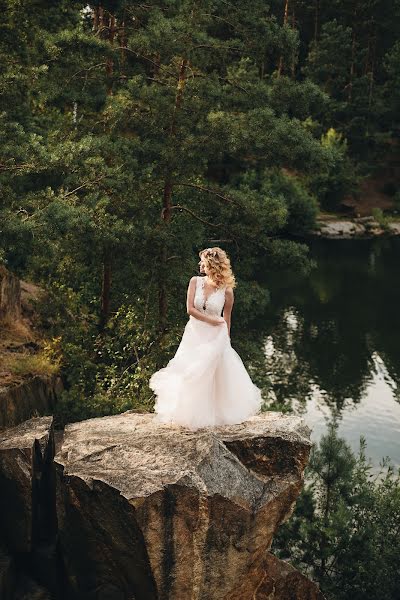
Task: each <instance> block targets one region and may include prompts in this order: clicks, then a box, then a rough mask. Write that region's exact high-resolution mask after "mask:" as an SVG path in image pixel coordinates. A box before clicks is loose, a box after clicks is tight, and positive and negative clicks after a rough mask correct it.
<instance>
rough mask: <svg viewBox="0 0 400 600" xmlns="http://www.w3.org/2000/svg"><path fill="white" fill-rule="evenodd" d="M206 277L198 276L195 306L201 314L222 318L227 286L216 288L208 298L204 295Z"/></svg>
mask: <svg viewBox="0 0 400 600" xmlns="http://www.w3.org/2000/svg"><path fill="white" fill-rule="evenodd" d="M204 282H205V277H200V276H198V277H197V278H196V292H195V295H194V306H195V308H197V310H199V311H200V312H203V313H206V314H207V315H213V316H215V317H216V316H220V315H221V313H222V309H223V308H224V304H225V290H226V286H223V287H220V288H216V289H215V290H214V291H212V292H211V293H210V292H209V293H208V295H207V297H206V296H205V293H204Z"/></svg>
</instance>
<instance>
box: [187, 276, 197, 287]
mask: <svg viewBox="0 0 400 600" xmlns="http://www.w3.org/2000/svg"><path fill="white" fill-rule="evenodd" d="M196 281H197V275H193V277H191V278H190V281H189V285H194V284H195V283H196Z"/></svg>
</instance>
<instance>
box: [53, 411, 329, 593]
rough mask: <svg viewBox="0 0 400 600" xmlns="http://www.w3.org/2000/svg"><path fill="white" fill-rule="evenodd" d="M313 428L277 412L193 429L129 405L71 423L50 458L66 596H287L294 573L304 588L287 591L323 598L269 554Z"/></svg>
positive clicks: (292, 498) (288, 509) (288, 508)
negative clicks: (110, 413) (161, 420)
mask: <svg viewBox="0 0 400 600" xmlns="http://www.w3.org/2000/svg"><path fill="white" fill-rule="evenodd" d="M309 434H310V431H309V429H308V428H307V427H306V426H305V425H304V423H303V421H302V420H301V419H300V418H298V417H294V416H284V415H282V414H280V413H272V412H269V413H265V414H263V415H260V416H256V417H253V418H252V419H249V420H248V421H246V422H245V423H242V424H240V425H234V426H228V427H217V428H212V429H202V430H198V431H196V432H192V431H190V430H188V429H185V428H183V427H180V426H175V425H164V424H159V423H157V422H156V421H155V419H154V415H153V414H137V413H134V412H133V411H132V412H131V411H128V412H126V413H123V414H120V415H116V416H112V417H102V418H96V419H89V420H87V421H82V422H79V423H74V424H70V425H67V427H66V428H65V435H64V440H63V444H62V447H61V450H60V451H59V453H58V454H57V455H56V457H55V463H56V471H57V490H58V492H57V495H58V499H57V514H58V526H59V541H60V547H61V553H62V555H63V557H64V559H65V569H66V577H67V580H68V585H69V593H70V596H71V598H72V597H75V596H76V595H77V594H79V593H80V594H81V595H82V597H84V598H95V597H96V598H97V597H103V595H104V598H106V597H107V598H108V597H110V598H121V599H125V598H126V599H128V598H129V599H132V598H135V599H136V600H145V599H150V600H153V599H154V600H155V599H159V600H162V599H168V600H186V599H187V600H189V599H199V600H200V599H201V600H222V599H226V600H228V599H229V600H264V599H265V600H266V599H267V598H269V599H273V598H276V599H278V598H280V599H282V600H283V599H284V598H285V593H288V592H289V590H288V589H287V587H286V588H285V585H284V581H285V578H287V577H289V579H290V578H291V580H292V583H291V584H290V585H291V588H292V587H293V581H294V579H293V572H294V573H296V574H297V575H298V576H299V578H300V579H302V586H300V587H299V589H300V588H301V589H302V590H303V591H302V593H301V595H296V596H293V590H292V591H291V592H290V593H291V594H292V595H291V596H289V595H288V596H287V597H288V598H289V597H291V598H299V599H300V598H302V599H303V598H309V599H311V598H320V597H322V596H321V595H320V593H319V590H318V588H317V587H316V586H315V585H314V584H313V583H311V582H309V581H308V580H307V579H306V578H304V577H302V576H301V575H300V574H299V573H298V572H297V571H295V570H294V569H291V573H290V576H289V575H288V568H287V565H286V563H281V561H278V560H277V559H275V558H272V557H271V555H269V553H268V550H269V548H270V545H271V542H272V538H273V535H274V533H275V531H276V530H277V528H278V527H279V525H280V524H281V523H282V522H283V521H284V520H285V519H286V518H288V516H289V515H290V514H291V512H292V509H293V507H294V504H295V501H296V498H297V496H298V494H299V493H300V490H301V487H302V483H303V470H304V467H305V465H306V463H307V459H308V455H309V450H310V446H311V444H310V440H309ZM272 564H273V565H274V567H273V568H272ZM279 564H282V569H280V568H279ZM289 569H290V567H289ZM272 571H273V572H274V577H273V576H272ZM278 572H279V573H280V580H279V581H280V583H279V585H275V582H277V579H279V578H277V576H276V574H277V573H278ZM284 573H285V576H283V574H284ZM304 582H306V584H305V583H304ZM279 590H280V591H279ZM285 590H286V591H285ZM304 590H306V591H304ZM99 591H101V594H103V595H100V596H97V595H96V594H98V593H100V592H99Z"/></svg>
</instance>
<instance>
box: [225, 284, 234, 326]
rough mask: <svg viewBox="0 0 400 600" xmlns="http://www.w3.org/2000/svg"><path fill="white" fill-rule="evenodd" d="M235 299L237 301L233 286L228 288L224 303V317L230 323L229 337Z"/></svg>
mask: <svg viewBox="0 0 400 600" xmlns="http://www.w3.org/2000/svg"><path fill="white" fill-rule="evenodd" d="M234 301H235V298H234V295H233V289H232V288H231V287H228V288H226V291H225V304H224V319H225V321H226V324H227V325H228V333H229V337H230V335H231V315H232V308H233V303H234Z"/></svg>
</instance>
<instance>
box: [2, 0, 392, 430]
mask: <svg viewBox="0 0 400 600" xmlns="http://www.w3.org/2000/svg"><path fill="white" fill-rule="evenodd" d="M399 11H400V6H399V3H398V2H396V1H393V2H381V1H373V2H363V3H361V2H358V1H354V2H351V3H348V2H343V1H337V2H333V3H332V2H330V3H324V2H320V1H315V2H310V3H309V2H300V1H297V2H289V1H286V2H284V3H282V2H272V3H271V4H269V5H268V4H266V3H265V2H263V1H256V0H255V1H254V2H252V3H251V6H244V5H242V4H241V3H239V2H238V3H236V2H225V1H222V2H219V1H215V2H201V3H192V2H186V1H183V2H156V3H154V4H150V5H148V4H141V3H132V2H109V3H106V2H104V3H101V4H92V5H90V4H89V5H88V4H86V3H80V2H63V1H54V2H50V3H41V2H37V1H36V2H29V1H24V2H14V1H6V2H4V3H3V10H2V14H3V16H4V18H3V22H2V25H1V30H2V35H1V65H2V66H1V84H0V85H1V103H2V112H1V137H2V143H1V160H0V169H1V192H0V193H1V208H0V219H1V238H0V256H1V259H2V260H3V262H4V263H5V264H6V266H7V267H8V268H9V269H10V270H12V271H14V272H15V273H16V274H18V275H19V276H21V277H24V276H26V277H30V278H32V280H34V281H36V282H38V283H40V284H42V285H44V286H45V288H46V290H47V291H48V293H49V298H50V301H49V302H48V304H47V306H46V308H45V309H44V310H43V313H44V314H43V320H44V323H45V325H46V326H47V328H48V329H49V331H51V337H52V343H51V348H50V350H51V353H52V355H53V359H54V358H55V357H58V358H59V359H60V360H61V361H62V369H63V372H64V377H65V381H66V383H67V389H68V393H67V395H66V396H67V397H68V401H67V407H66V409H65V411H66V413H65V418H67V419H70V418H73V413H74V411H75V412H76V415H77V416H79V415H81V416H82V415H89V414H92V413H93V412H94V414H97V413H98V412H99V411H100V412H105V413H107V412H109V411H113V410H120V409H121V408H123V407H126V406H128V407H129V406H132V405H143V404H144V405H146V406H151V403H152V398H151V394H150V391H149V389H148V387H147V381H148V377H149V375H150V374H151V372H152V371H154V369H155V368H156V367H157V366H159V365H161V364H163V363H164V362H165V360H166V358H167V357H168V356H170V355H171V352H172V351H173V348H174V347H176V343H177V339H178V337H179V333H180V332H181V329H182V325H183V322H184V318H185V311H184V301H183V298H184V294H185V290H186V286H187V281H188V279H189V276H190V275H191V274H192V273H193V272H194V271H195V269H196V260H197V250H199V249H200V248H201V247H204V246H209V245H216V244H220V245H222V246H223V247H224V248H225V249H226V250H227V251H228V252H229V254H230V256H231V259H232V261H233V264H234V265H235V269H236V273H237V278H238V281H239V285H238V289H237V299H238V301H237V303H236V306H237V308H236V309H235V311H236V312H235V315H236V321H237V322H238V323H239V322H240V324H241V327H242V328H246V327H250V326H251V320H252V319H253V318H255V317H256V316H257V313H258V312H260V311H262V310H263V307H265V305H266V303H268V289H267V288H266V287H265V286H263V285H260V283H259V278H258V274H260V273H268V272H271V271H275V272H276V270H281V269H289V270H293V271H296V272H307V270H309V269H310V267H311V266H312V265H311V264H310V261H309V260H308V258H307V247H306V245H304V244H300V243H297V242H295V241H293V239H295V238H293V236H294V235H295V236H296V235H301V234H304V233H305V232H307V231H308V230H309V229H310V228H311V227H312V226H313V224H314V220H315V217H316V215H317V213H318V210H320V209H327V208H332V207H333V208H334V209H338V208H340V205H341V203H342V202H343V200H344V199H345V198H346V197H349V195H351V194H355V195H356V194H357V190H359V189H360V188H359V186H360V183H361V182H362V181H363V180H365V178H367V177H373V176H374V175H376V173H378V172H379V173H380V174H382V173H384V177H386V179H385V181H384V183H385V185H386V188H387V191H388V193H390V194H392V196H393V197H394V199H396V193H397V184H398V182H397V181H396V178H395V176H394V175H393V173H395V169H394V168H393V169H389V171H388V165H391V164H393V165H395V163H396V157H397V155H398V151H397V144H398V119H397V114H398V108H399V95H398V90H399V86H398V78H399V64H400V45H399V43H398V40H397V32H398V16H399ZM385 169H386V170H385ZM250 309H251V310H250ZM50 350H49V351H50ZM246 356H247V357H249V356H250V348H248V349H247V351H246V353H245V357H246ZM83 398H85V402H82V399H83Z"/></svg>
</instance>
